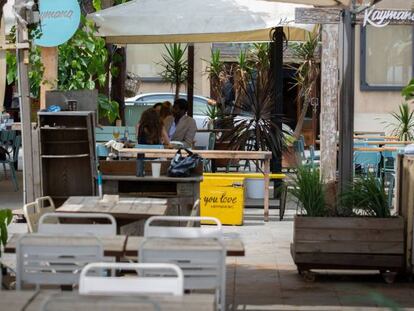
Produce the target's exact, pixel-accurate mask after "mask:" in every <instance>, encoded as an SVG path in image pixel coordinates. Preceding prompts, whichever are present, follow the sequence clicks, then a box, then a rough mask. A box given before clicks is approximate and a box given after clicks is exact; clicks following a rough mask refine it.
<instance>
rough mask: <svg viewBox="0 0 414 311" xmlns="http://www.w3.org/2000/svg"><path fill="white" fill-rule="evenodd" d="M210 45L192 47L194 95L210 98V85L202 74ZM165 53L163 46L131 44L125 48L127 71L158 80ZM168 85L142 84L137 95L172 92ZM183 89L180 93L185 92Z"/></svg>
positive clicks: (158, 82) (156, 83)
mask: <svg viewBox="0 0 414 311" xmlns="http://www.w3.org/2000/svg"><path fill="white" fill-rule="evenodd" d="M210 48H211V44H195V45H194V94H196V95H203V96H210V83H209V81H208V79H207V75H205V74H204V72H205V69H206V66H207V62H206V61H205V60H209V59H210ZM164 53H165V47H164V45H163V44H131V45H128V46H127V71H130V72H133V73H135V74H138V75H139V76H140V77H144V78H146V77H150V78H160V75H159V74H160V72H161V71H162V66H160V65H159V63H160V62H162V54H164ZM172 91H173V90H172V89H171V86H170V84H168V83H164V82H161V81H157V82H143V83H142V84H141V87H140V90H139V93H149V92H172ZM185 91H186V90H185V89H184V88H183V89H182V90H181V92H185Z"/></svg>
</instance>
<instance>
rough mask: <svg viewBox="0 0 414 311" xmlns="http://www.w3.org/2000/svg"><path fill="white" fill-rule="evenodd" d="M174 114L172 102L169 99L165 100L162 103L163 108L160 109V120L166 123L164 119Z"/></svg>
mask: <svg viewBox="0 0 414 311" xmlns="http://www.w3.org/2000/svg"><path fill="white" fill-rule="evenodd" d="M169 116H172V104H171V103H170V102H169V101H165V102H163V103H162V106H161V110H160V120H161V122H163V123H164V120H165V119H166V118H168V117H169Z"/></svg>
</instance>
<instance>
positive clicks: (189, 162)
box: [168, 148, 201, 177]
mask: <svg viewBox="0 0 414 311" xmlns="http://www.w3.org/2000/svg"><path fill="white" fill-rule="evenodd" d="M181 150H185V152H187V154H188V155H187V156H186V157H185V156H183V155H182V154H181ZM200 161H201V157H200V156H199V155H198V154H196V153H193V152H192V151H190V150H188V149H187V148H180V149H178V151H177V153H176V154H175V156H174V158H173V159H172V160H171V164H170V167H169V168H168V176H170V177H188V176H190V175H191V170H192V169H194V168H196V167H197V166H198V164H199V163H200Z"/></svg>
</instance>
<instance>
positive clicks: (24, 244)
mask: <svg viewBox="0 0 414 311" xmlns="http://www.w3.org/2000/svg"><path fill="white" fill-rule="evenodd" d="M102 259H103V247H102V244H101V243H100V241H99V240H98V239H97V238H96V237H93V236H76V237H67V236H65V237H62V236H53V235H40V234H25V235H23V236H21V237H20V238H19V239H18V241H17V245H16V262H17V267H16V290H21V288H22V286H23V284H34V285H36V287H37V288H39V287H40V285H75V284H78V283H79V274H80V271H81V269H82V268H83V267H84V266H85V265H87V264H88V263H91V262H99V261H102Z"/></svg>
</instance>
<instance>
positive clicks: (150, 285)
mask: <svg viewBox="0 0 414 311" xmlns="http://www.w3.org/2000/svg"><path fill="white" fill-rule="evenodd" d="M121 269H122V270H123V271H124V270H129V271H137V272H139V273H138V275H136V276H127V277H120V276H116V275H115V274H109V275H108V274H107V273H102V272H103V270H105V271H112V272H113V271H116V270H121ZM97 271H99V272H98V273H96V272H97ZM151 271H152V272H151ZM154 271H155V275H154V274H153V273H154ZM88 272H95V273H93V274H92V275H88ZM109 273H110V272H109ZM89 274H90V273H89ZM160 274H161V275H164V276H160ZM183 288H184V276H183V272H182V271H181V269H180V268H179V267H178V266H177V265H173V264H165V263H164V264H158V263H102V262H100V263H91V264H88V265H86V266H85V267H84V268H83V269H82V272H81V274H80V281H79V293H80V294H82V295H105V294H107V295H111V294H123V295H125V294H169V295H174V296H182V295H183V293H184V290H183Z"/></svg>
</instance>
